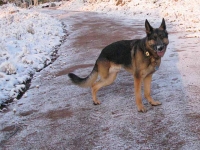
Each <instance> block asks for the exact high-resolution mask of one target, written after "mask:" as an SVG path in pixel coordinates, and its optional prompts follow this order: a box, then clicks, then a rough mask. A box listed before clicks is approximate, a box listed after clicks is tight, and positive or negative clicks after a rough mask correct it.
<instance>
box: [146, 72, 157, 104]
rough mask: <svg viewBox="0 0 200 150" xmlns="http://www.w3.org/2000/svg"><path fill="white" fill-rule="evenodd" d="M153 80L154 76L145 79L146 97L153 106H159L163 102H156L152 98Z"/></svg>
mask: <svg viewBox="0 0 200 150" xmlns="http://www.w3.org/2000/svg"><path fill="white" fill-rule="evenodd" d="M151 80H152V74H150V75H148V76H146V77H145V78H144V96H145V98H146V99H147V100H148V102H149V103H150V104H151V105H153V106H157V105H160V104H161V102H159V101H154V100H153V98H152V97H151Z"/></svg>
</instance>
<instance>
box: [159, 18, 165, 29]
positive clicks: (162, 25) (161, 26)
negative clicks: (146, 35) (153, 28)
mask: <svg viewBox="0 0 200 150" xmlns="http://www.w3.org/2000/svg"><path fill="white" fill-rule="evenodd" d="M159 28H160V29H162V30H166V25H165V19H164V18H163V19H162V23H161V25H160V27H159Z"/></svg>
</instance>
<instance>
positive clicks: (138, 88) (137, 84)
mask: <svg viewBox="0 0 200 150" xmlns="http://www.w3.org/2000/svg"><path fill="white" fill-rule="evenodd" d="M141 84H142V79H141V78H140V77H136V76H134V90H135V100H136V105H137V108H138V111H141V112H146V109H145V107H144V105H143V104H142V96H141Z"/></svg>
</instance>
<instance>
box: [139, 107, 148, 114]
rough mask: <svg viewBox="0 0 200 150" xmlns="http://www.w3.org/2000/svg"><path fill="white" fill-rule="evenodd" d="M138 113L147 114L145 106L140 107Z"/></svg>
mask: <svg viewBox="0 0 200 150" xmlns="http://www.w3.org/2000/svg"><path fill="white" fill-rule="evenodd" d="M138 111H139V112H143V113H145V112H147V110H146V108H145V107H144V106H143V105H140V106H138Z"/></svg>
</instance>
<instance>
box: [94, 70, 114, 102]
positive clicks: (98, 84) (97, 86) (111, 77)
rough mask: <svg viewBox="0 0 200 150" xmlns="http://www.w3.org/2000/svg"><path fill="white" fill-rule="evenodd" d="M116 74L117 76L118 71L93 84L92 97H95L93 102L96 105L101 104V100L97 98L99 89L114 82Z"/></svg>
mask: <svg viewBox="0 0 200 150" xmlns="http://www.w3.org/2000/svg"><path fill="white" fill-rule="evenodd" d="M116 76H117V72H112V73H109V74H108V77H107V78H106V79H103V78H101V80H100V81H98V82H96V83H95V84H94V85H93V86H92V98H93V102H94V104H95V105H98V104H100V101H99V100H98V99H97V92H98V90H100V89H101V88H102V87H104V86H108V85H110V84H112V83H113V82H114V80H115V79H116Z"/></svg>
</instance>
